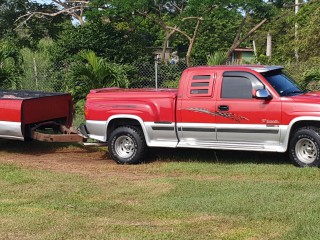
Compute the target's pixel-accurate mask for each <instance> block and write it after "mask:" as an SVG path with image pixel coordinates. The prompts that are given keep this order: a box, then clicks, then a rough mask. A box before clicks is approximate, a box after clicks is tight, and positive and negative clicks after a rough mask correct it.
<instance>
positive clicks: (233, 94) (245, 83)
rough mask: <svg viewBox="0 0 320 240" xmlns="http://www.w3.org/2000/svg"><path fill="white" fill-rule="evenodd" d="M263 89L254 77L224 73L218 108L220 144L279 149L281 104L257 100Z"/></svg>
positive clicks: (273, 101) (247, 73) (240, 73)
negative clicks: (275, 146) (259, 91)
mask: <svg viewBox="0 0 320 240" xmlns="http://www.w3.org/2000/svg"><path fill="white" fill-rule="evenodd" d="M263 88H265V86H264V84H263V83H262V82H261V81H260V80H259V78H258V77H257V76H255V75H254V74H252V73H249V72H236V71H226V72H224V74H223V76H222V81H221V92H220V94H219V96H218V99H217V105H216V113H217V116H216V122H217V140H218V141H223V142H224V141H225V142H228V143H232V144H240V145H241V144H246V143H249V144H250V143H251V144H252V145H257V144H258V145H259V144H261V145H279V141H280V129H279V125H280V124H281V102H280V101H279V100H278V99H277V98H273V99H271V100H266V99H257V98H255V92H256V91H257V90H258V89H263Z"/></svg>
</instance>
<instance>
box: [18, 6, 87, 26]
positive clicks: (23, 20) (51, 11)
mask: <svg viewBox="0 0 320 240" xmlns="http://www.w3.org/2000/svg"><path fill="white" fill-rule="evenodd" d="M51 1H52V4H50V6H51V8H44V9H41V8H37V9H32V10H31V11H28V12H26V13H25V14H22V15H20V16H19V18H18V19H17V21H18V22H19V26H22V25H25V24H27V22H28V21H29V20H30V19H32V18H34V17H35V18H43V17H56V16H59V15H65V16H66V15H67V16H70V17H72V18H73V19H75V20H77V21H78V22H79V24H80V25H84V23H85V21H84V13H85V10H86V9H87V8H88V7H89V4H90V1H89V0H70V1H65V0H51Z"/></svg>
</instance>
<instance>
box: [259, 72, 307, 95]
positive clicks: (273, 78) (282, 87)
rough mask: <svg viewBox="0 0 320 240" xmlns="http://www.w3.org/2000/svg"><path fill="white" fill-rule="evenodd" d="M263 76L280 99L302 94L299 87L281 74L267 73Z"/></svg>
mask: <svg viewBox="0 0 320 240" xmlns="http://www.w3.org/2000/svg"><path fill="white" fill-rule="evenodd" d="M263 76H264V77H265V78H266V79H267V81H268V82H269V83H270V84H271V86H272V87H273V88H274V89H275V90H276V91H277V92H278V93H279V95H280V96H281V97H283V96H294V95H298V94H301V93H304V91H303V90H302V89H301V87H300V86H299V85H298V84H297V83H296V82H295V81H294V80H292V79H291V78H290V77H288V76H287V75H285V74H284V73H283V72H267V73H264V74H263Z"/></svg>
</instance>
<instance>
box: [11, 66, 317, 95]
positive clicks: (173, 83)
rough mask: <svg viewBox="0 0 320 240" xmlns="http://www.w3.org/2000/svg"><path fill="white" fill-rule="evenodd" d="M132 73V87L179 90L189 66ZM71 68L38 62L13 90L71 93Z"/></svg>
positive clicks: (143, 68) (297, 74) (292, 72)
mask: <svg viewBox="0 0 320 240" xmlns="http://www.w3.org/2000/svg"><path fill="white" fill-rule="evenodd" d="M131 67H132V71H130V73H129V76H128V78H129V88H177V87H178V84H179V80H180V76H181V74H182V72H183V71H184V70H185V69H186V68H187V65H186V63H184V62H178V63H176V64H162V63H158V62H154V63H147V62H144V63H139V64H134V65H131ZM286 69H287V73H288V74H289V75H291V76H292V77H293V78H294V79H296V80H297V81H298V82H300V83H301V79H299V77H302V76H300V75H302V74H301V72H302V71H301V69H297V68H296V67H290V68H286ZM69 75H70V66H69V65H67V64H56V65H54V66H52V64H51V63H48V62H45V61H36V60H34V61H33V62H32V63H30V64H29V65H24V67H23V74H22V75H21V76H19V77H15V78H13V79H12V80H11V84H10V87H9V88H11V89H22V90H35V91H53V92H70V91H72V89H74V88H76V87H77V86H73V85H72V84H73V83H72V82H70V81H69V80H68V76H69ZM306 88H307V89H309V90H319V89H320V85H319V81H311V82H309V84H308V85H307V86H306Z"/></svg>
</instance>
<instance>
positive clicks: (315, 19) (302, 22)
mask: <svg viewBox="0 0 320 240" xmlns="http://www.w3.org/2000/svg"><path fill="white" fill-rule="evenodd" d="M296 21H298V24H299V31H298V39H297V46H296V47H297V48H298V50H299V59H300V60H301V61H306V60H308V59H309V58H312V57H316V56H320V1H315V0H313V1H310V2H309V3H307V4H305V5H303V6H301V8H300V10H299V13H298V15H297V19H296Z"/></svg>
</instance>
